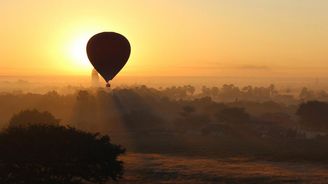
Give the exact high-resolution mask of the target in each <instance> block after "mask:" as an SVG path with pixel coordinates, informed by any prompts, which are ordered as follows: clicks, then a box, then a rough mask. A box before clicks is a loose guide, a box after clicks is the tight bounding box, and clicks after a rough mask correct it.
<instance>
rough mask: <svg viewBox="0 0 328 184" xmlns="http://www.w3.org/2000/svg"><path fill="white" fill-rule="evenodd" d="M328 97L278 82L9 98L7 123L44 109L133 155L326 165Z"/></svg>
mask: <svg viewBox="0 0 328 184" xmlns="http://www.w3.org/2000/svg"><path fill="white" fill-rule="evenodd" d="M327 99H328V98H327V94H326V93H325V92H321V93H315V92H313V91H311V90H308V89H306V88H304V89H303V90H302V91H301V92H300V94H299V97H297V98H296V97H294V96H292V95H286V94H285V95H282V94H279V93H278V92H277V91H276V90H275V87H274V86H273V85H270V86H269V87H251V86H248V87H245V88H242V89H239V88H238V87H236V86H234V85H224V86H223V87H222V88H215V87H213V88H207V87H203V88H202V91H201V92H200V93H195V88H194V87H192V86H183V87H170V88H165V89H154V88H148V87H146V86H139V87H131V88H115V89H113V90H108V91H107V90H104V89H89V90H79V91H76V93H74V94H66V95H61V94H58V93H57V92H56V91H51V92H48V93H46V94H2V95H0V121H1V125H2V127H7V126H8V122H9V120H10V118H11V117H13V115H14V114H15V113H18V112H20V111H22V110H26V109H37V110H39V111H47V112H50V113H51V114H53V115H54V117H55V119H56V120H57V119H60V124H62V125H70V126H73V127H77V128H79V129H82V130H87V131H91V132H101V133H104V134H109V135H110V136H111V138H112V139H113V141H114V142H115V143H119V144H121V145H123V146H125V147H126V148H127V150H128V151H134V152H146V153H169V154H187V155H207V156H240V155H246V156H253V157H263V158H272V159H304V160H307V159H308V160H319V161H323V160H328V159H327V155H328V147H327V146H326V145H327V143H328V137H327V136H326V132H327V131H328V123H327V121H326V119H327V118H326V115H327V112H328V104H327V103H326V102H324V101H326V100H327ZM313 112H315V113H313ZM13 119H14V118H13ZM58 121H59V120H58Z"/></svg>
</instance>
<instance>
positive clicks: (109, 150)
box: [0, 125, 125, 184]
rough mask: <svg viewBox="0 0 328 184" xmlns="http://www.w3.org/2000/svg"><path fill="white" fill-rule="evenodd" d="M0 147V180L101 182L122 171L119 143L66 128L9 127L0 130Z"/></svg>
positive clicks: (64, 183)
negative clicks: (112, 142)
mask: <svg viewBox="0 0 328 184" xmlns="http://www.w3.org/2000/svg"><path fill="white" fill-rule="evenodd" d="M0 150H1V152H0V183H6V184H16V183H17V184H18V183H20V184H31V183H33V184H80V183H84V182H92V183H105V182H106V181H108V180H109V179H110V178H111V179H113V180H117V179H119V178H120V177H121V176H122V174H123V165H122V164H123V163H122V162H121V161H119V160H117V157H118V156H119V155H121V154H122V153H124V151H125V150H124V149H123V148H122V147H121V146H118V145H114V144H111V142H110V138H109V137H108V136H100V135H99V134H91V133H87V132H82V131H79V130H76V129H74V128H70V127H64V126H47V125H30V126H27V127H9V128H8V129H5V130H4V131H2V132H1V133H0Z"/></svg>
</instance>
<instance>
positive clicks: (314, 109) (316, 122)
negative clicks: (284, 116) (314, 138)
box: [297, 101, 328, 131]
mask: <svg viewBox="0 0 328 184" xmlns="http://www.w3.org/2000/svg"><path fill="white" fill-rule="evenodd" d="M297 115H298V116H299V117H300V118H301V123H302V124H303V125H304V126H306V127H307V128H310V129H313V130H318V131H322V130H325V131H327V130H328V116H327V115H328V103H326V102H319V101H309V102H306V103H303V104H301V105H300V107H299V108H298V110H297Z"/></svg>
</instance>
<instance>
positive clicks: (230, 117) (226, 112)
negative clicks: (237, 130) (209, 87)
mask: <svg viewBox="0 0 328 184" xmlns="http://www.w3.org/2000/svg"><path fill="white" fill-rule="evenodd" d="M216 118H217V120H218V121H220V122H225V123H232V124H241V123H246V122H250V115H249V114H248V113H247V112H246V111H245V109H244V108H239V107H229V108H226V109H223V110H221V111H219V112H218V113H216Z"/></svg>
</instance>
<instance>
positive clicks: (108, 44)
mask: <svg viewBox="0 0 328 184" xmlns="http://www.w3.org/2000/svg"><path fill="white" fill-rule="evenodd" d="M86 49H87V54H88V58H89V60H90V62H91V64H92V65H93V67H94V68H95V69H96V70H97V72H98V73H99V74H100V75H101V76H102V77H103V78H104V79H105V81H106V82H107V85H106V86H107V87H110V84H109V81H110V80H112V79H113V78H114V77H115V76H116V75H117V74H118V73H119V72H120V70H121V69H122V68H123V67H124V65H125V64H126V62H127V61H128V59H129V56H130V53H131V46H130V43H129V41H128V39H126V38H125V37H124V36H123V35H121V34H118V33H115V32H102V33H98V34H96V35H94V36H93V37H91V38H90V40H89V41H88V44H87V48H86Z"/></svg>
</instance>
